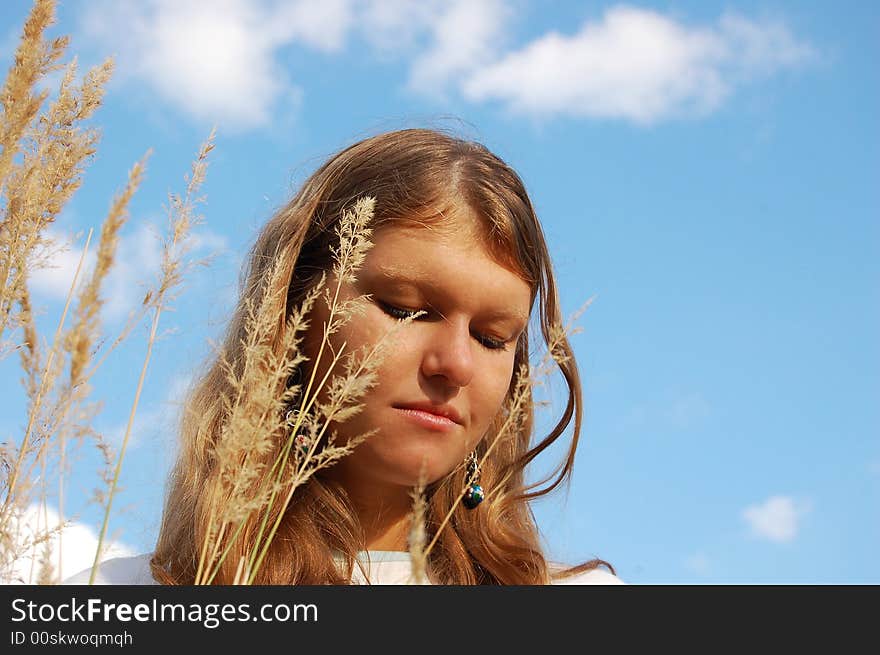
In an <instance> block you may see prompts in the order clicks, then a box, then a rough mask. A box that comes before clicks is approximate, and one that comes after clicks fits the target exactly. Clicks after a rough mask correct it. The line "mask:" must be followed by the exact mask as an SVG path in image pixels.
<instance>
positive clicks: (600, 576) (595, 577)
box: [550, 564, 626, 585]
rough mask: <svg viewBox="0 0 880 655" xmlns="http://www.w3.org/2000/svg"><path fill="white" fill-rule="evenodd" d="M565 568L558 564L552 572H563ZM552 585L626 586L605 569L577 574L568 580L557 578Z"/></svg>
mask: <svg viewBox="0 0 880 655" xmlns="http://www.w3.org/2000/svg"><path fill="white" fill-rule="evenodd" d="M564 569H565V567H564V566H562V565H560V564H556V565H551V568H550V570H551V572H553V573H556V572H559V571H561V570H564ZM550 584H553V585H587V584H591V585H617V584H626V583H625V582H624V581H623V580H621V579H620V578H618V577H617V576H616V575H614V574H613V573H611V572H610V571H606V570H605V569H604V568H595V569H590V570H589V571H584V572H582V573H577V574H575V575H572V576H570V577H567V578H556V579H554V580H552V582H551V583H550Z"/></svg>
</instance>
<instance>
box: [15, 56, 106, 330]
mask: <svg viewBox="0 0 880 655" xmlns="http://www.w3.org/2000/svg"><path fill="white" fill-rule="evenodd" d="M112 68H113V67H112V63H111V62H110V61H107V62H105V63H104V64H102V65H100V66H97V67H95V68H93V69H92V70H90V71H89V72H88V73H87V74H86V76H85V79H84V81H83V83H82V85H81V86H79V87H77V86H76V85H75V84H74V80H75V76H76V62H75V61H73V62H71V63H70V64H69V65H68V67H67V71H66V73H65V75H64V78H63V80H62V82H61V88H60V90H59V93H58V97H57V98H56V99H55V100H54V102H52V103H51V104H50V106H49V109H48V110H47V111H46V112H45V113H44V114H43V115H42V116H40V117H39V119H38V120H36V121H35V122H34V123H33V124H32V125H28V126H27V128H26V129H25V131H24V135H23V137H22V142H23V145H22V148H21V161H19V162H13V163H12V164H11V165H10V166H9V167H8V170H7V171H6V173H5V175H4V177H3V182H2V187H3V191H4V195H5V197H6V206H5V207H4V210H5V212H4V213H5V216H4V218H3V222H2V225H0V282H2V289H3V294H2V296H0V337H2V336H3V334H4V333H5V331H6V328H7V327H8V325H9V320H10V314H11V313H12V302H13V301H14V300H15V299H17V298H18V297H19V296H20V295H21V292H20V287H21V286H22V285H23V284H24V283H25V279H26V277H27V271H28V269H29V266H31V265H32V260H33V255H34V252H35V250H37V249H38V248H39V247H40V246H45V245H47V240H46V238H45V236H44V232H45V230H46V228H47V227H48V226H49V225H51V224H52V223H53V222H54V221H55V219H56V217H57V215H58V213H59V212H60V211H61V208H62V207H63V206H64V204H65V203H66V202H67V200H68V199H69V198H70V196H71V195H72V194H73V193H74V191H76V189H77V188H79V185H80V184H81V182H82V172H83V170H84V168H85V166H86V164H87V162H88V161H89V160H90V158H91V157H92V155H93V154H94V152H95V147H96V144H97V141H98V138H99V135H98V132H97V130H94V129H85V128H83V127H82V123H83V122H84V121H85V120H86V119H88V118H89V117H90V116H91V115H92V113H93V112H94V111H95V109H96V108H97V107H98V106H99V105H100V103H101V100H102V98H103V89H104V85H105V84H106V83H107V81H108V80H109V78H110V75H111V72H112Z"/></svg>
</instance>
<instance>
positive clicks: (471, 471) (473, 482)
mask: <svg viewBox="0 0 880 655" xmlns="http://www.w3.org/2000/svg"><path fill="white" fill-rule="evenodd" d="M467 481H468V488H467V491H465V492H464V497H463V498H462V499H461V502H462V504H463V505H464V506H465V507H466V508H467V509H474V508H475V507H476V506H477V505H479V504H480V503H482V502H483V498H484V497H485V494H484V493H483V487H481V486H480V484H479V482H480V465H479V464H478V463H477V453H476V451H471V454H470V455H469V456H468V467H467Z"/></svg>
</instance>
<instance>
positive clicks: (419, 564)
mask: <svg viewBox="0 0 880 655" xmlns="http://www.w3.org/2000/svg"><path fill="white" fill-rule="evenodd" d="M425 465H426V462H424V461H423V462H422V468H421V471H420V472H419V482H418V484H417V485H416V486H415V488H414V489H413V491H412V499H413V505H412V508H413V510H412V517H411V518H410V523H409V539H408V542H409V559H410V563H411V564H412V567H411V568H412V581H413V583H414V584H417V585H418V584H424V582H425V580H426V577H425V570H426V568H427V562H428V559H427V554H426V551H425V545H426V541H427V533H426V532H425V517H426V512H427V508H428V502H427V499H426V498H425V486H426V483H427V469H426V466H425Z"/></svg>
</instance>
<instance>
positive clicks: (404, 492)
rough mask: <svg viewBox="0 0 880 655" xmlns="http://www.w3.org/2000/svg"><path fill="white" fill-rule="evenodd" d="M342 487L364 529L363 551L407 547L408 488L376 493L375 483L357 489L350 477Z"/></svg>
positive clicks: (403, 549) (405, 548)
mask: <svg viewBox="0 0 880 655" xmlns="http://www.w3.org/2000/svg"><path fill="white" fill-rule="evenodd" d="M331 471H332V469H331ZM345 487H346V489H347V491H348V496H349V499H350V501H351V503H352V505H353V506H354V509H355V512H356V514H357V517H358V520H359V522H360V525H361V528H362V529H363V531H364V550H390V551H406V550H408V540H409V529H410V520H411V515H412V502H413V501H412V498H411V496H410V491H411V489H409V488H407V487H394V488H386V489H384V490H382V491H381V492H380V490H379V489H377V488H376V485H375V484H365V485H363V488H361V487H360V485H358V484H357V483H354V484H353V481H352V480H348V481H346V484H345Z"/></svg>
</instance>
